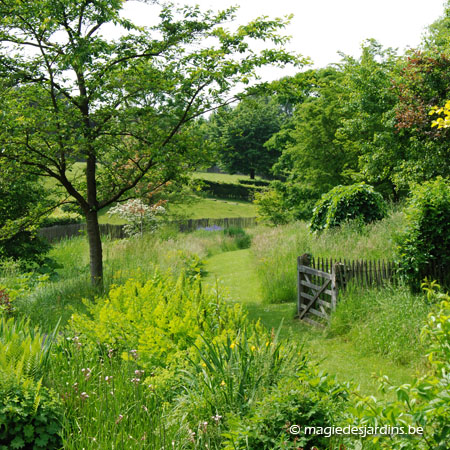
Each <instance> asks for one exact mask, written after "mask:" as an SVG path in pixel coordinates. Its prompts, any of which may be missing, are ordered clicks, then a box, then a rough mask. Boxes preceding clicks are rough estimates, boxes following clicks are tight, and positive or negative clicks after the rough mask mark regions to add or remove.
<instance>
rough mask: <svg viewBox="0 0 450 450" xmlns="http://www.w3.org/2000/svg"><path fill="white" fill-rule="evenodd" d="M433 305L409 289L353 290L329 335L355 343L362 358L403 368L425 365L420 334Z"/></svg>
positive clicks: (343, 299)
mask: <svg viewBox="0 0 450 450" xmlns="http://www.w3.org/2000/svg"><path fill="white" fill-rule="evenodd" d="M430 308H431V305H430V304H429V303H427V302H426V300H425V297H424V296H423V295H414V294H412V293H411V292H410V290H409V289H408V288H407V287H406V286H396V287H395V288H394V287H392V286H388V287H385V288H382V289H371V290H365V291H363V290H362V289H360V288H356V287H355V286H351V285H350V286H349V288H348V289H347V291H346V292H344V293H343V295H341V298H340V300H339V303H338V305H337V308H336V311H334V313H333V314H332V316H331V323H330V326H329V329H328V331H327V334H328V336H329V337H334V336H341V337H343V338H344V339H345V340H349V341H352V342H355V344H356V345H357V348H358V349H359V350H360V351H361V353H362V354H364V355H368V354H379V355H381V356H385V357H387V358H389V359H390V360H393V361H394V362H396V363H398V364H401V365H410V364H412V363H415V364H418V363H423V361H422V356H423V354H424V352H425V349H424V346H423V344H422V342H421V339H420V332H421V329H422V327H423V325H424V322H425V318H426V317H427V314H428V312H429V311H430Z"/></svg>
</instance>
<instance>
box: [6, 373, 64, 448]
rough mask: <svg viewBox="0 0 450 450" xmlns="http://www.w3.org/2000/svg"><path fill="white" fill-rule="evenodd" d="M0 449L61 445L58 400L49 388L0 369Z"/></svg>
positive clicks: (60, 411) (60, 415) (60, 414)
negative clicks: (10, 374) (12, 375)
mask: <svg viewBox="0 0 450 450" xmlns="http://www.w3.org/2000/svg"><path fill="white" fill-rule="evenodd" d="M0 399H1V400H0V449H1V450H10V449H14V448H17V449H20V448H32V449H34V450H48V449H58V448H61V444H62V441H61V436H60V432H61V420H62V409H61V403H60V402H59V400H58V399H57V398H56V396H55V394H54V393H52V391H50V390H48V389H46V388H45V387H43V386H41V383H40V382H36V381H34V380H33V379H30V378H22V379H17V378H15V377H14V378H13V377H11V376H9V375H8V373H5V372H3V371H2V370H0Z"/></svg>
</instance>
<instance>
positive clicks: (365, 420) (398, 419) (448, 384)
mask: <svg viewBox="0 0 450 450" xmlns="http://www.w3.org/2000/svg"><path fill="white" fill-rule="evenodd" d="M435 295H436V294H435ZM438 297H439V300H440V301H441V303H440V304H439V305H438V306H435V309H434V311H433V312H431V313H430V314H429V315H428V320H427V323H426V325H425V327H424V329H423V331H422V335H423V337H424V339H425V343H426V345H427V346H428V361H429V363H430V366H431V371H430V372H429V373H428V374H426V375H425V376H423V377H420V378H416V379H415V380H414V382H413V383H412V384H404V385H401V386H395V385H392V384H391V383H390V382H389V380H388V379H387V377H383V378H382V379H380V388H381V389H382V390H389V391H391V392H392V393H394V394H395V396H396V400H394V401H390V402H383V401H377V400H376V399H375V398H374V397H369V398H359V399H356V400H355V402H354V407H353V408H351V409H350V410H349V412H351V416H350V419H349V420H350V421H351V424H352V425H356V424H359V425H365V426H375V425H378V426H383V425H390V426H403V427H405V428H406V430H408V426H413V427H415V428H416V429H417V427H421V428H422V430H423V432H422V433H418V434H417V435H412V434H409V435H402V434H394V435H393V436H383V435H381V436H377V437H374V438H372V440H373V441H374V442H376V448H388V449H414V450H416V449H430V448H433V449H446V448H449V446H450V427H449V423H450V398H449V395H448V393H449V389H450V378H449V373H450V351H449V349H450V321H449V317H450V296H449V295H448V294H447V295H445V294H439V295H438Z"/></svg>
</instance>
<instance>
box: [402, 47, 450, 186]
mask: <svg viewBox="0 0 450 450" xmlns="http://www.w3.org/2000/svg"><path fill="white" fill-rule="evenodd" d="M401 69H402V71H401V76H399V77H398V78H397V79H396V80H395V88H396V89H395V91H396V92H397V95H398V98H399V100H398V105H397V107H396V110H395V112H396V116H395V126H396V128H397V129H398V130H399V131H398V133H399V136H400V137H401V138H402V141H403V151H402V154H400V155H399V159H398V161H397V163H396V164H397V170H396V171H397V174H396V175H395V181H396V183H397V184H399V185H404V186H407V185H408V184H410V183H411V182H417V183H421V182H424V181H428V180H431V179H433V178H435V177H437V176H442V177H444V178H446V177H448V176H450V169H449V167H450V166H449V164H448V160H449V159H450V150H449V147H448V137H449V132H450V130H449V129H448V128H440V129H439V128H432V127H431V125H432V121H433V117H432V116H430V115H429V111H430V110H431V108H432V107H433V106H435V105H442V104H444V103H445V101H446V100H447V98H448V86H449V83H450V57H449V55H448V50H446V49H445V50H441V49H439V48H433V49H432V50H427V51H419V50H416V51H411V52H410V53H409V55H408V57H407V58H406V59H405V61H404V62H403V64H402V67H401Z"/></svg>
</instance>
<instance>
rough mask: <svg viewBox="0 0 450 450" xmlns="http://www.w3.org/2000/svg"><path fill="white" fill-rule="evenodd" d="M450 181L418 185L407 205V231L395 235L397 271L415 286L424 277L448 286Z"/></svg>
mask: <svg viewBox="0 0 450 450" xmlns="http://www.w3.org/2000/svg"><path fill="white" fill-rule="evenodd" d="M449 218H450V181H449V180H445V179H443V178H441V177H438V178H437V179H436V180H433V181H429V182H425V183H423V184H421V185H417V186H416V187H415V188H414V189H413V191H412V195H411V197H410V199H409V203H408V205H407V208H406V221H407V222H406V223H407V227H406V230H405V231H404V232H403V233H402V234H401V235H400V236H399V238H398V243H399V246H398V249H397V251H398V258H399V262H400V270H401V271H402V273H403V274H404V275H405V277H406V278H407V280H408V281H409V282H410V284H411V285H412V286H413V287H415V288H416V289H417V288H418V287H419V285H420V282H421V281H422V279H423V278H424V277H426V276H428V277H429V278H430V277H431V278H432V277H433V276H436V275H438V274H440V275H441V278H443V279H442V281H443V282H446V284H449V285H450V219H449Z"/></svg>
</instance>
